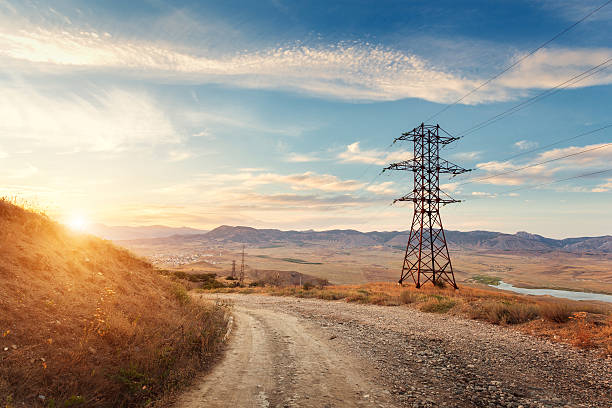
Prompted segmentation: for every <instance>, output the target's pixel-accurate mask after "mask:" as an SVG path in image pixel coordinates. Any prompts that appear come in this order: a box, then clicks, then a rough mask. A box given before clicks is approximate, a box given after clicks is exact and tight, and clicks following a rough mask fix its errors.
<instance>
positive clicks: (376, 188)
mask: <svg viewBox="0 0 612 408" xmlns="http://www.w3.org/2000/svg"><path fill="white" fill-rule="evenodd" d="M393 184H394V183H393V182H392V181H385V182H383V183H380V184H374V185H371V186H368V187H367V188H366V190H368V191H371V192H372V193H376V194H395V193H397V190H396V189H394V188H391V186H392V185H393Z"/></svg>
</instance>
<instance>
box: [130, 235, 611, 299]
mask: <svg viewBox="0 0 612 408" xmlns="http://www.w3.org/2000/svg"><path fill="white" fill-rule="evenodd" d="M122 244H123V243H122ZM125 244H126V245H127V246H128V247H129V248H131V249H132V250H133V251H135V252H136V253H138V254H140V255H143V256H146V257H149V258H150V259H153V262H154V263H155V264H156V265H159V266H161V267H172V266H176V265H173V264H172V262H173V261H175V259H176V258H179V259H185V261H184V262H185V264H189V263H190V262H191V261H189V259H191V257H192V256H193V255H194V254H203V253H205V254H207V255H210V257H209V258H206V259H208V260H211V261H213V262H215V264H214V265H209V268H208V269H209V270H210V272H214V271H216V272H217V273H218V274H224V273H228V272H229V271H231V264H232V260H236V261H237V264H238V265H239V264H240V257H241V252H240V251H241V249H242V246H241V245H238V244H235V243H224V244H215V243H205V242H204V243H203V242H197V241H195V242H184V241H179V242H177V243H176V244H174V245H173V244H172V243H168V242H163V243H158V242H157V241H150V242H144V243H143V242H140V243H137V244H136V243H130V242H126V243H125ZM160 254H172V256H169V255H166V256H161V255H160ZM403 256H404V252H403V249H399V247H389V246H373V247H344V246H340V245H334V244H330V245H309V244H305V245H302V246H298V245H292V244H284V245H282V244H274V245H252V246H247V248H246V256H245V264H246V265H247V275H248V274H249V271H252V270H275V271H294V272H300V273H303V274H306V275H310V276H313V277H316V278H320V279H327V280H329V281H330V282H331V283H334V284H361V283H368V282H379V281H389V282H396V281H397V279H398V278H399V271H400V269H401V265H402V260H403ZM451 258H452V261H453V266H454V270H455V277H456V279H457V282H458V283H460V284H461V283H468V282H471V281H473V277H474V276H476V275H482V276H488V277H494V278H500V279H501V280H503V281H505V282H508V283H512V284H514V285H515V286H522V287H538V288H543V287H545V288H552V289H569V290H577V291H592V292H601V293H612V256H611V255H609V254H576V253H568V252H562V251H557V252H527V251H522V252H517V251H491V250H467V249H465V250H459V249H455V250H451ZM168 261H170V262H168ZM182 267H188V266H187V265H184V266H182Z"/></svg>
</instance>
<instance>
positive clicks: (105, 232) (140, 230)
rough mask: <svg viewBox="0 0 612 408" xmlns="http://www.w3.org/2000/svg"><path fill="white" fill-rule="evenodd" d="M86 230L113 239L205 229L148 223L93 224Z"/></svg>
mask: <svg viewBox="0 0 612 408" xmlns="http://www.w3.org/2000/svg"><path fill="white" fill-rule="evenodd" d="M88 232H90V233H91V234H94V235H97V236H99V237H102V238H105V239H110V240H113V241H119V240H131V239H150V238H165V237H170V236H172V235H192V234H203V233H206V232H207V231H206V230H199V229H195V228H188V227H179V228H173V227H166V226H163V225H149V226H145V227H124V226H107V225H104V224H94V225H92V226H90V227H89V228H88Z"/></svg>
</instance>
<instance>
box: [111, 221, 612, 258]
mask: <svg viewBox="0 0 612 408" xmlns="http://www.w3.org/2000/svg"><path fill="white" fill-rule="evenodd" d="M116 228H118V227H116ZM152 228H153V227H152ZM156 228H159V227H156ZM166 228H168V227H166ZM183 230H184V229H175V231H174V235H171V236H168V235H166V236H165V237H152V238H150V237H146V238H150V239H146V241H148V243H150V244H153V243H155V244H173V245H176V244H180V243H181V242H184V243H189V242H191V243H193V242H202V243H204V242H210V243H215V244H230V243H234V244H247V245H260V246H261V245H278V246H285V245H297V246H307V245H333V246H340V247H345V248H355V247H372V246H390V247H405V245H406V242H407V240H408V235H409V231H383V232H378V231H372V232H361V231H356V230H329V231H312V230H309V231H281V230H278V229H256V228H252V227H242V226H237V227H232V226H227V225H223V226H220V227H218V228H215V229H213V230H211V231H208V232H199V231H198V230H195V229H187V230H188V233H187V234H184V233H182V231H183ZM159 231H160V233H162V232H163V233H165V234H170V233H171V232H173V231H172V229H170V230H159ZM445 235H446V239H447V242H448V244H449V246H450V248H451V249H474V250H479V249H483V250H497V251H539V252H550V251H565V252H573V253H612V236H611V235H606V236H601V237H579V238H565V239H553V238H546V237H543V236H541V235H537V234H530V233H527V232H517V233H516V234H506V233H502V232H491V231H469V232H462V231H445ZM134 238H136V237H134ZM134 238H131V240H132V241H134V240H135V239H134ZM136 240H137V241H143V240H139V239H136ZM143 243H144V242H143Z"/></svg>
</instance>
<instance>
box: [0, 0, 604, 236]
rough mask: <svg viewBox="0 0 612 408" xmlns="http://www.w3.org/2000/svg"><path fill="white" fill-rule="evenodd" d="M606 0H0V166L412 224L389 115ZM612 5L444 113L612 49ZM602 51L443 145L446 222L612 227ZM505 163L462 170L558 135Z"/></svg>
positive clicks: (515, 53) (401, 153)
mask: <svg viewBox="0 0 612 408" xmlns="http://www.w3.org/2000/svg"><path fill="white" fill-rule="evenodd" d="M602 3H603V0H600V1H590V0H589V1H547V0H541V1H536V0H531V1H463V2H458V1H446V2H444V1H441V2H436V3H435V5H432V4H431V2H427V1H411V2H408V1H376V2H372V1H339V2H329V1H320V2H318V1H312V2H290V1H283V0H273V1H259V2H247V1H224V2H212V1H211V2H193V1H190V2H181V1H173V2H164V1H157V0H156V1H153V0H151V1H142V2H139V1H131V2H123V1H105V2H77V1H49V2H42V1H19V2H16V1H15V2H13V1H8V0H0V66H1V67H2V68H0V91H1V94H2V95H3V98H2V100H0V117H1V118H2V120H1V121H0V168H1V169H2V171H1V172H0V183H1V184H0V185H1V186H2V187H1V189H2V191H1V192H0V193H1V194H3V195H7V196H17V197H19V198H20V199H22V200H27V201H29V202H33V203H35V204H36V205H38V206H41V207H43V208H45V209H46V210H47V211H48V212H49V213H50V214H52V215H53V216H56V217H58V218H60V219H70V218H71V217H76V216H81V217H84V218H86V219H87V220H88V221H89V222H92V223H93V222H102V223H106V224H114V225H116V224H123V225H149V224H164V225H172V226H180V225H188V226H193V227H200V228H213V227H215V226H217V225H220V224H230V225H251V226H255V227H272V228H282V229H310V228H312V229H331V228H354V229H359V230H381V229H406V228H408V227H409V225H410V218H411V217H412V211H411V208H410V206H402V205H395V206H389V203H390V202H391V201H392V200H393V198H395V197H399V196H401V195H403V194H404V193H405V192H407V191H408V190H409V189H411V179H410V176H411V175H410V174H398V173H393V174H389V173H385V174H383V175H382V176H377V174H378V173H379V172H380V170H381V168H382V167H383V166H384V165H385V164H386V163H388V162H391V161H399V160H402V159H406V158H409V157H410V150H411V146H409V145H394V146H393V147H392V148H388V146H389V144H390V142H391V141H392V140H393V138H394V137H397V136H399V135H400V134H401V133H402V132H403V131H407V130H410V129H412V128H413V127H414V126H416V125H418V124H420V122H421V121H423V120H425V118H427V117H429V116H431V115H432V114H434V113H436V112H438V111H439V110H440V109H442V108H443V107H444V106H446V104H448V103H451V102H453V101H455V100H457V99H458V98H460V97H461V96H463V95H465V94H466V93H467V92H469V91H470V90H471V89H473V88H474V87H476V86H478V85H479V84H481V83H482V82H483V81H485V80H486V79H488V78H489V77H490V76H492V75H493V74H495V73H497V72H499V71H500V70H501V69H503V68H504V67H506V66H508V65H509V64H512V63H513V62H515V61H517V60H518V59H519V58H521V57H522V56H524V55H525V54H526V53H528V52H529V51H531V50H532V49H534V48H535V47H537V46H538V45H539V44H541V43H542V42H544V41H546V40H548V39H549V38H551V37H552V36H553V35H555V34H556V33H558V32H560V31H561V30H563V29H564V28H566V27H567V26H569V25H570V24H572V23H573V22H574V21H576V20H578V19H580V18H581V17H583V16H584V15H586V14H587V13H588V12H589V11H590V10H592V9H594V8H596V7H597V6H599V5H601V4H602ZM610 32H612V5H608V6H606V7H605V8H603V9H602V10H601V11H599V12H598V13H596V14H594V15H593V16H592V17H590V18H589V19H588V20H586V21H585V22H583V23H582V24H580V25H578V26H577V27H575V28H574V29H572V30H571V31H569V32H568V33H566V34H564V35H563V36H561V37H560V38H558V39H557V40H555V41H554V42H552V43H551V44H549V45H548V46H547V47H545V48H543V49H542V50H540V51H538V52H537V53H536V54H534V55H532V56H530V57H529V58H526V59H525V60H523V61H522V62H520V63H519V64H518V65H517V66H516V67H515V68H513V69H512V70H511V71H509V72H507V73H506V74H504V75H503V76H501V77H500V78H498V79H497V80H495V81H493V82H492V83H491V84H489V85H488V86H486V87H483V88H482V89H480V90H479V91H478V92H475V93H473V94H472V95H470V96H469V97H467V98H466V99H465V100H463V101H462V103H459V104H457V105H454V106H453V107H452V108H450V109H448V110H447V111H445V112H444V113H442V114H440V115H439V116H437V117H436V118H435V122H438V123H440V125H441V126H442V127H443V128H445V129H446V130H448V131H450V132H451V133H453V134H462V133H463V132H464V131H465V130H466V129H469V128H471V127H472V126H473V125H475V124H477V123H480V122H482V121H484V120H487V119H488V118H490V117H492V116H494V115H496V114H498V113H500V112H503V111H505V110H506V109H509V108H511V107H513V106H515V105H516V104H518V103H520V102H522V101H524V100H527V99H528V98H530V97H533V96H534V95H537V94H538V93H539V92H542V91H543V90H546V89H548V88H551V87H554V86H556V85H558V84H559V83H562V82H564V81H566V80H568V79H570V78H572V77H573V76H575V75H577V74H580V73H582V72H584V71H586V70H588V69H590V68H592V67H594V66H596V65H598V64H601V63H602V62H604V61H606V60H607V59H609V58H612V36H610ZM610 65H612V62H611V63H608V64H606V65H604V66H603V68H605V67H609V69H604V70H603V71H601V72H597V73H596V74H595V75H592V76H590V77H588V78H585V79H583V80H582V81H580V82H576V83H575V84H573V85H572V86H570V87H568V88H565V89H562V90H560V91H559V92H557V93H555V94H554V95H551V96H550V97H547V98H545V99H542V100H541V101H538V102H537V103H535V104H533V105H530V106H528V107H526V108H525V109H522V110H520V111H518V112H517V113H515V114H513V115H510V116H508V117H507V118H504V119H503V120H500V121H498V122H495V123H494V124H491V125H490V126H487V127H484V128H483V129H481V130H478V131H476V132H473V133H469V134H467V135H466V137H465V138H463V139H461V140H460V141H459V142H456V143H455V144H454V145H451V146H449V147H448V148H446V149H444V151H443V153H444V157H445V158H447V159H449V160H451V161H453V162H455V163H458V164H461V165H463V166H465V167H470V168H475V169H478V170H476V171H474V172H473V173H472V174H470V175H467V176H460V177H457V178H455V179H445V180H444V188H445V189H446V191H448V192H449V193H451V194H452V195H453V196H454V197H457V198H460V199H463V200H465V201H464V202H462V203H460V204H455V205H452V206H447V207H444V208H443V220H444V222H445V227H446V228H449V229H459V230H475V229H486V230H498V231H504V232H516V231H519V230H527V231H530V232H534V233H540V234H543V235H547V236H553V237H566V236H579V235H603V234H609V233H610V226H612V214H611V213H612V212H611V211H610V210H609V209H610V208H611V204H612V194H611V192H612V172H608V173H601V174H598V175H595V176H592V177H585V178H579V179H574V180H569V181H567V182H561V183H555V184H550V185H544V186H542V187H539V188H537V189H522V190H517V191H516V192H509V191H510V190H514V189H518V188H521V187H526V186H530V185H534V184H542V183H547V182H550V181H554V180H558V179H563V178H568V177H572V176H575V175H579V174H585V173H589V172H596V171H599V170H605V169H608V168H610V167H612V165H611V163H612V148H607V147H606V146H603V147H601V148H600V147H599V146H601V145H603V144H606V143H610V142H611V139H612V137H611V136H612V128H608V129H605V130H603V131H599V132H595V133H593V134H590V135H587V136H584V137H580V138H577V139H574V140H571V141H568V142H565V143H560V144H558V145H555V146H554V147H550V148H543V149H540V150H538V151H535V152H532V153H529V154H525V155H522V156H520V157H517V158H515V159H512V160H505V159H506V158H508V157H510V156H513V155H515V154H518V153H521V152H527V151H530V150H532V149H534V148H538V147H542V146H546V145H548V144H550V143H553V142H556V141H558V140H561V139H565V138H570V137H572V136H574V135H578V134H580V133H583V132H587V131H590V130H593V129H597V128H600V127H603V126H606V125H609V124H611V123H612V116H611V115H610V111H611V107H612V86H611V85H612V67H610ZM591 148H592V149H593V150H592V151H590V152H588V153H585V154H579V155H576V156H572V157H569V158H567V159H564V160H558V161H554V162H550V163H548V164H545V165H539V166H533V167H530V168H528V169H525V170H523V171H518V172H515V173H511V174H508V175H506V176H500V177H492V178H488V179H486V180H482V181H479V182H473V183H469V184H462V183H465V181H467V180H469V179H470V178H482V177H488V176H491V175H494V174H497V173H500V172H506V171H509V170H513V169H517V168H520V167H523V166H525V165H529V164H533V163H538V162H540V161H545V160H549V159H554V158H557V157H560V156H565V155H568V154H572V153H576V152H580V151H582V150H585V149H591Z"/></svg>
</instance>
